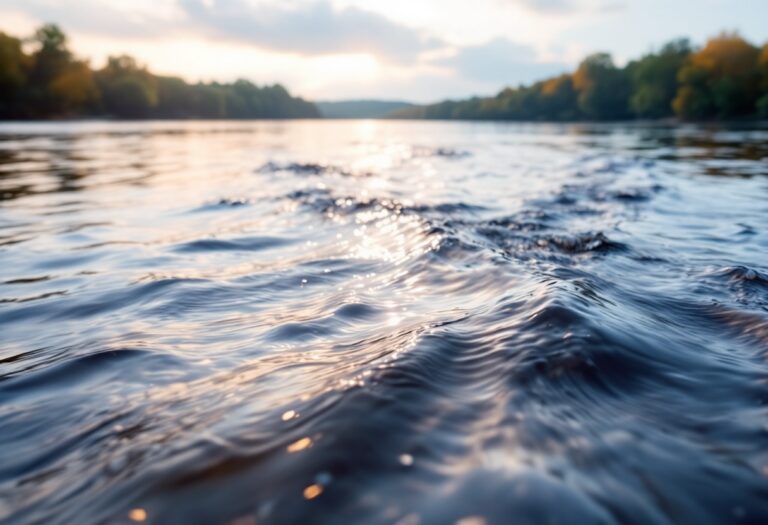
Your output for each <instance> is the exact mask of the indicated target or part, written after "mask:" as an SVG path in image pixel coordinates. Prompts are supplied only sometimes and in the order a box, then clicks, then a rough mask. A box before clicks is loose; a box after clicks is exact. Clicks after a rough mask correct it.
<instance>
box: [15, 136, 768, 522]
mask: <svg viewBox="0 0 768 525" xmlns="http://www.w3.org/2000/svg"><path fill="white" fill-rule="evenodd" d="M766 175H768V128H760V127H752V128H744V129H705V128H696V127H684V128H676V129H673V128H659V127H655V128H652V127H626V126H563V127H559V126H547V125H494V124H466V123H464V124H458V123H394V122H393V123H389V122H381V123H374V122H293V123H274V122H265V123H238V122H220V123H210V122H189V123H149V124H147V123H90V124H88V123H81V124H45V125H42V124H38V125H12V124H6V125H3V126H0V261H1V262H2V264H0V340H1V341H2V345H1V346H0V522H2V523H4V524H5V523H8V524H10V523H13V524H74V523H77V524H92V523H93V524H101V523H133V522H140V521H144V522H147V523H158V524H229V525H249V524H251V525H252V524H257V523H258V524H262V523H267V524H269V523H274V524H293V523H297V524H303V523H320V524H388V523H397V524H399V525H417V524H425V525H428V524H444V523H445V524H458V525H483V524H484V525H491V524H508V523H515V524H537V525H538V524H555V523H561V524H571V523H573V524H592V523H595V524H619V523H620V524H673V523H674V524H697V525H703V524H724V523H750V524H765V523H768V417H767V416H768V177H766Z"/></svg>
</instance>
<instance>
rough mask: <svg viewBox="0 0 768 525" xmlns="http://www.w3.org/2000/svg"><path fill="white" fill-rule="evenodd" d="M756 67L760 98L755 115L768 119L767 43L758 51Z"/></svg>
mask: <svg viewBox="0 0 768 525" xmlns="http://www.w3.org/2000/svg"><path fill="white" fill-rule="evenodd" d="M757 67H758V74H759V75H760V98H759V99H758V100H757V114H758V116H759V117H760V118H768V43H766V44H764V45H763V48H762V49H761V50H760V57H759V58H758V59H757Z"/></svg>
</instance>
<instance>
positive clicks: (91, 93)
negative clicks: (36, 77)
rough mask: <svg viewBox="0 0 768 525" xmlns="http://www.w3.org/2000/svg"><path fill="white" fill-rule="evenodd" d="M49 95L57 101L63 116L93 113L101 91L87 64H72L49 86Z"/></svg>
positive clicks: (58, 108)
mask: <svg viewBox="0 0 768 525" xmlns="http://www.w3.org/2000/svg"><path fill="white" fill-rule="evenodd" d="M48 95H49V96H50V97H51V98H52V99H53V100H55V106H56V107H57V111H58V113H59V114H62V115H72V114H82V113H85V112H88V111H93V110H94V109H95V108H96V106H97V104H98V102H99V100H100V95H99V90H98V88H97V87H96V82H95V80H94V78H93V72H92V71H91V68H90V67H88V63H87V62H80V61H75V62H70V63H69V64H67V66H66V68H64V70H63V71H62V72H61V73H59V75H58V76H56V77H55V78H54V79H53V80H52V81H51V83H50V85H49V86H48Z"/></svg>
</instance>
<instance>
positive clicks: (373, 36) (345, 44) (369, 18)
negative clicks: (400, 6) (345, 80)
mask: <svg viewBox="0 0 768 525" xmlns="http://www.w3.org/2000/svg"><path fill="white" fill-rule="evenodd" d="M285 3H286V2H284V3H283V4H282V5H275V4H261V5H255V4H250V3H247V2H245V1H244V0H230V1H219V0H212V1H211V0H207V1H206V0H180V6H181V8H182V10H183V12H184V13H185V14H186V16H187V18H188V20H189V21H190V22H191V23H192V24H194V25H195V26H196V27H198V28H199V29H201V30H202V31H205V32H206V33H207V34H208V35H209V36H214V37H219V38H226V39H230V40H237V41H240V42H246V43H250V44H253V45H255V46H259V47H263V48H267V49H272V50H276V51H288V52H296V53H300V54H304V55H323V54H332V53H371V54H374V55H376V56H378V57H380V58H383V59H385V60H388V61H392V62H401V63H407V62H412V61H414V60H415V59H416V57H417V56H418V55H419V54H420V53H421V52H423V51H428V50H430V49H435V48H436V47H439V46H440V45H442V44H441V42H439V41H438V40H436V39H432V38H429V37H427V36H426V35H424V34H423V33H422V32H420V31H418V30H416V29H412V28H409V27H407V26H404V25H400V24H398V23H395V22H393V21H391V20H389V19H387V18H385V17H383V16H381V15H378V14H375V13H372V12H369V11H364V10H362V9H359V8H356V7H347V8H343V9H337V8H335V7H333V6H332V5H331V4H330V3H329V2H328V1H327V0H317V1H314V2H312V3H310V4H304V5H302V6H301V7H298V6H296V5H295V4H294V5H293V6H288V7H286V6H285Z"/></svg>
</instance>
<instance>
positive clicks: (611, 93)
mask: <svg viewBox="0 0 768 525" xmlns="http://www.w3.org/2000/svg"><path fill="white" fill-rule="evenodd" d="M573 85H574V87H575V88H576V91H577V92H578V105H579V109H580V110H581V112H582V113H583V114H584V116H586V117H587V118H591V119H595V120H615V119H622V118H626V117H628V116H629V112H628V107H629V96H630V82H629V78H628V76H627V73H626V71H624V70H622V69H619V68H617V67H616V66H615V65H614V64H613V59H612V58H611V55H609V54H607V53H597V54H594V55H591V56H589V57H587V58H586V59H584V60H583V61H582V62H581V64H579V67H578V69H577V70H576V72H575V73H574V75H573Z"/></svg>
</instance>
